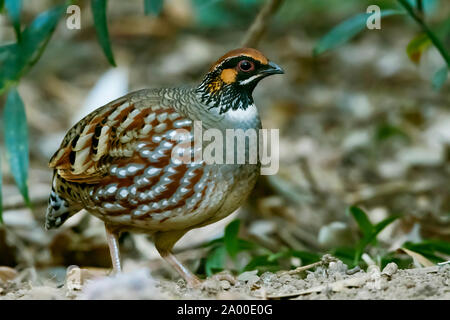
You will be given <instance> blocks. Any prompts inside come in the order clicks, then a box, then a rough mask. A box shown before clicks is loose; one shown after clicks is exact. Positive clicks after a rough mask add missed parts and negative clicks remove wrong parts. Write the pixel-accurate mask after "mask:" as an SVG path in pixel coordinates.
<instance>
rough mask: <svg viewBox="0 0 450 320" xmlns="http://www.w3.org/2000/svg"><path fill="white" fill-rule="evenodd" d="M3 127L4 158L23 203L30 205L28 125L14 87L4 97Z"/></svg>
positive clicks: (23, 107)
mask: <svg viewBox="0 0 450 320" xmlns="http://www.w3.org/2000/svg"><path fill="white" fill-rule="evenodd" d="M3 128H4V135H5V148H6V158H7V160H8V163H9V167H10V169H11V173H12V175H13V177H14V180H15V181H16V185H17V187H18V188H19V190H20V193H21V194H22V196H23V198H24V200H25V203H26V204H27V205H28V206H30V199H29V197H28V186H27V181H28V164H29V155H28V126H27V119H26V116H25V106H24V105H23V102H22V99H21V98H20V96H19V93H18V92H17V90H16V89H15V88H13V89H11V90H10V91H9V93H8V97H7V98H6V105H5V110H4V112H3Z"/></svg>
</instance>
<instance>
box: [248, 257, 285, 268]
mask: <svg viewBox="0 0 450 320" xmlns="http://www.w3.org/2000/svg"><path fill="white" fill-rule="evenodd" d="M268 258H269V255H261V256H256V257H253V259H252V260H250V262H249V263H248V264H247V265H246V266H245V267H244V269H243V270H242V272H245V271H252V270H259V271H262V270H264V271H265V270H267V271H277V270H279V269H280V266H279V265H278V262H277V261H269V259H268Z"/></svg>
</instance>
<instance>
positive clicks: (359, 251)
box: [353, 215, 399, 265]
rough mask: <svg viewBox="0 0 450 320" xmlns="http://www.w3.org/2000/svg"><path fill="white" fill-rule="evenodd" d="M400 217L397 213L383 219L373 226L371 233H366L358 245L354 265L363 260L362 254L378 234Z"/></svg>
mask: <svg viewBox="0 0 450 320" xmlns="http://www.w3.org/2000/svg"><path fill="white" fill-rule="evenodd" d="M398 218H399V216H396V215H395V216H391V217H388V218H386V219H384V220H382V221H381V222H379V223H377V224H376V225H375V226H373V228H372V231H371V232H370V233H369V234H365V235H364V237H363V238H362V239H361V240H360V242H359V243H358V245H357V247H356V252H355V259H354V261H353V263H354V265H357V264H358V263H359V261H360V260H361V256H362V254H363V253H364V250H365V249H366V247H367V246H368V245H369V244H370V243H371V242H372V241H374V240H376V237H377V236H378V234H379V233H380V232H381V231H383V229H384V228H386V227H387V226H388V225H390V224H391V223H392V222H394V221H395V220H397V219H398Z"/></svg>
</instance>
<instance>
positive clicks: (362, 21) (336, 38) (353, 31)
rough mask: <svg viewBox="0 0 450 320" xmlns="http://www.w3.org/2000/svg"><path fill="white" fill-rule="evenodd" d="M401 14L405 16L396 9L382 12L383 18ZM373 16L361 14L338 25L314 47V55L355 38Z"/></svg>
mask: <svg viewBox="0 0 450 320" xmlns="http://www.w3.org/2000/svg"><path fill="white" fill-rule="evenodd" d="M399 14H405V12H404V11H401V10H394V9H388V10H381V12H380V15H381V17H388V16H392V15H399ZM371 15H372V13H360V14H357V15H355V16H353V17H352V18H350V19H348V20H345V21H344V22H341V23H340V24H338V25H337V26H336V27H334V28H333V29H331V31H329V32H328V33H327V34H326V35H325V36H323V37H322V38H321V39H320V40H319V42H318V43H317V44H316V46H315V47H314V51H313V53H314V55H319V54H322V53H324V52H326V51H329V50H332V49H334V48H336V47H338V46H340V45H342V44H344V43H346V42H347V41H349V40H350V39H352V38H353V37H355V36H356V35H357V34H358V33H360V32H361V31H363V30H364V29H365V28H366V23H367V19H368V18H369V17H370V16H371Z"/></svg>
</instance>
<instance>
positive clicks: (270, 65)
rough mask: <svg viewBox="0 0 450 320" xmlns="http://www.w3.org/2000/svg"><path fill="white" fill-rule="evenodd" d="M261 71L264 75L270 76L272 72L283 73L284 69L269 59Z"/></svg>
mask: <svg viewBox="0 0 450 320" xmlns="http://www.w3.org/2000/svg"><path fill="white" fill-rule="evenodd" d="M261 73H263V74H264V75H266V76H270V75H272V74H283V73H284V70H283V69H282V68H281V67H280V66H279V65H277V64H276V63H274V62H272V61H270V62H269V63H268V64H267V67H266V68H265V69H264V70H262V72H261Z"/></svg>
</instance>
